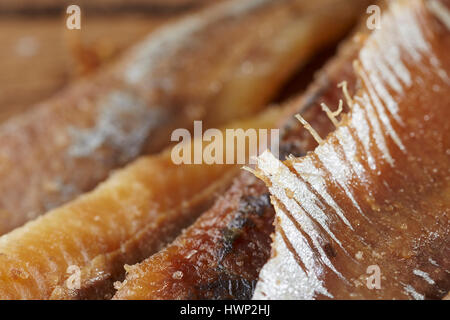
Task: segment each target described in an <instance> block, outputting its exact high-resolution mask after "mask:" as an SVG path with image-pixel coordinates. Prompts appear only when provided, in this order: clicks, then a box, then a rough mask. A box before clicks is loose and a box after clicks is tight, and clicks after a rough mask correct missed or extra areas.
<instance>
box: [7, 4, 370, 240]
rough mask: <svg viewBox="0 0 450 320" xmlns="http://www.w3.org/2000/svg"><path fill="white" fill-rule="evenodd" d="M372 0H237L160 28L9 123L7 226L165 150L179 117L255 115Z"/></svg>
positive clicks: (208, 121) (210, 122)
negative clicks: (143, 156)
mask: <svg viewBox="0 0 450 320" xmlns="http://www.w3.org/2000/svg"><path fill="white" fill-rule="evenodd" d="M363 2H364V1H359V0H358V1H357V0H354V1H348V0H321V1H306V0H278V1H272V0H247V1H242V0H235V1H227V2H226V3H223V4H220V5H217V6H213V7H211V8H208V9H207V10H205V11H202V12H199V13H197V14H194V15H192V16H189V17H187V18H186V19H182V20H180V21H177V22H175V23H173V24H171V25H167V26H164V27H162V28H161V29H159V30H158V31H157V32H154V33H152V34H151V35H150V36H149V37H148V38H147V39H145V40H143V42H142V43H141V44H140V45H138V46H137V47H136V48H134V49H132V50H131V51H130V52H129V53H128V54H126V55H125V56H124V57H123V59H121V60H120V61H119V62H117V63H116V64H115V65H114V66H111V67H110V68H107V69H105V70H103V71H102V72H100V73H99V74H96V75H94V76H92V77H90V78H88V79H85V80H83V81H81V82H79V83H76V84H74V85H73V86H71V87H69V88H68V89H67V90H65V91H64V92H62V93H60V94H59V95H57V96H56V97H54V98H52V99H50V100H48V101H46V102H44V103H42V104H41V105H40V106H37V107H36V108H33V110H31V111H30V112H26V113H24V114H21V115H19V116H18V117H17V118H13V119H10V120H9V121H7V122H6V123H3V124H2V125H1V126H0V194H1V197H0V234H2V233H6V232H8V231H10V230H12V229H14V228H15V227H18V226H20V225H22V224H24V223H25V222H26V221H29V220H31V219H33V218H35V217H37V216H38V215H40V214H42V213H44V212H46V211H48V210H50V209H53V208H55V207H57V206H59V205H61V204H63V203H66V202H67V201H69V200H71V199H73V198H75V197H76V196H78V195H80V194H82V193H84V192H86V191H89V190H91V189H93V188H94V187H95V186H96V185H97V184H98V183H99V182H101V181H103V180H104V179H105V178H106V177H107V175H108V174H109V172H110V171H111V170H113V169H115V168H118V167H120V166H123V165H124V164H126V163H128V162H130V161H131V160H133V159H135V158H136V157H137V156H138V155H140V154H146V153H152V152H156V151H160V150H161V149H162V148H163V147H164V146H166V145H167V144H168V142H169V137H170V133H171V132H172V130H173V129H175V128H179V127H182V128H186V127H187V128H190V127H191V126H192V123H193V120H203V121H204V127H205V128H206V127H213V126H220V125H221V124H224V123H227V122H228V121H231V120H232V119H236V118H241V117H245V116H248V115H251V114H255V112H257V111H258V110H259V109H261V108H262V107H263V106H264V105H265V104H266V103H267V102H268V100H270V99H271V98H272V96H273V95H274V94H275V93H276V91H277V89H278V88H279V87H280V86H281V85H282V84H283V82H284V81H285V80H286V79H287V78H288V77H289V76H290V75H291V74H292V73H293V72H294V71H295V69H296V68H297V67H298V66H299V65H301V64H302V63H303V62H305V61H306V60H307V59H308V58H309V57H310V56H311V55H312V54H313V53H314V52H315V51H316V50H317V49H318V48H320V47H321V46H323V45H325V44H326V43H329V42H331V41H332V40H335V39H337V38H338V37H339V36H340V35H342V33H343V32H344V30H345V29H347V28H348V27H349V25H350V24H351V23H352V21H353V20H354V18H355V16H356V15H357V13H358V12H359V11H360V7H361V6H362V4H361V3H363ZM355 4H357V5H355ZM335 15H336V16H335ZM316 29H320V30H322V31H321V32H320V33H319V34H314V30H316Z"/></svg>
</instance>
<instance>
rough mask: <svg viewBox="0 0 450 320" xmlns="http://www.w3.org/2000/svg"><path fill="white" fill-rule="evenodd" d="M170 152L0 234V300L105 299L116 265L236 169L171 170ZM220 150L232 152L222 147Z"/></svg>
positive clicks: (203, 203)
mask: <svg viewBox="0 0 450 320" xmlns="http://www.w3.org/2000/svg"><path fill="white" fill-rule="evenodd" d="M278 113H279V112H278V110H276V109H269V110H267V111H265V112H264V113H262V114H261V115H259V116H258V117H253V118H252V119H250V120H247V121H246V120H242V121H237V122H234V123H231V124H229V125H227V129H233V128H240V129H243V130H246V129H248V128H253V129H256V128H261V129H269V128H271V127H273V126H274V122H275V121H276V120H277V116H278ZM224 130H225V129H224ZM195 143H196V142H192V143H191V147H192V148H194V145H195ZM198 143H203V147H205V146H206V145H208V144H209V143H210V142H205V141H203V142H201V141H200V142H198ZM171 151H172V148H169V149H167V150H166V151H164V152H162V153H160V154H157V155H152V156H146V157H142V158H140V159H138V160H136V161H135V162H133V163H131V164H130V165H128V166H127V167H125V168H124V169H121V170H118V171H117V172H115V173H114V174H113V175H112V176H111V177H110V178H109V179H107V180H106V181H105V182H104V183H102V184H100V185H99V186H98V187H97V188H96V189H95V190H94V191H92V192H90V193H87V194H85V195H82V196H80V197H79V198H77V199H75V200H73V201H71V202H70V203H68V204H66V205H64V206H62V207H60V208H57V209H54V210H52V211H50V212H48V213H47V214H45V215H43V216H41V217H40V218H38V219H36V220H34V221H31V222H29V223H27V224H26V225H24V226H22V227H20V228H17V229H15V230H14V231H12V232H10V233H8V234H6V235H3V236H1V237H0V299H5V300H13V299H14V300H16V299H106V298H111V296H112V294H113V292H114V288H113V283H114V282H115V281H118V280H122V279H123V277H124V274H125V270H124V265H126V264H135V263H137V262H139V261H141V260H142V259H144V258H146V257H148V256H149V255H151V254H153V253H155V252H157V251H158V250H160V249H161V248H162V247H163V246H164V245H166V244H167V243H168V242H170V241H171V240H172V239H174V238H175V237H176V236H177V235H178V234H179V233H180V232H181V230H182V229H183V228H185V227H187V226H188V225H190V224H191V223H192V222H193V220H195V218H196V217H197V216H198V215H200V214H201V213H202V212H203V211H204V210H206V208H208V207H209V206H210V205H211V204H212V203H213V200H214V199H215V198H216V197H217V195H218V194H220V193H221V192H223V191H224V190H225V189H226V188H227V187H228V186H229V185H230V184H231V182H232V178H233V177H234V176H235V175H236V174H237V173H238V171H239V165H236V164H235V165H223V164H213V165H208V164H205V163H202V164H192V165H189V164H181V165H176V164H174V162H173V161H172V152H171ZM227 152H235V150H234V149H232V147H231V146H228V145H225V146H224V150H223V154H227ZM247 159H248V158H247ZM186 181H189V183H186ZM71 266H72V267H75V268H78V269H79V271H80V287H79V288H76V287H73V286H70V282H67V280H70V277H71V275H72V273H71V272H70V269H69V267H71Z"/></svg>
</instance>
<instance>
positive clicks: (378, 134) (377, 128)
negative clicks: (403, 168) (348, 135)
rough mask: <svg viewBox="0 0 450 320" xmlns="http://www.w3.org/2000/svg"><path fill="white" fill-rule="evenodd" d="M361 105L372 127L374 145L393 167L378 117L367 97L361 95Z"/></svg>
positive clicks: (392, 160)
mask: <svg viewBox="0 0 450 320" xmlns="http://www.w3.org/2000/svg"><path fill="white" fill-rule="evenodd" d="M362 101H363V105H364V106H365V108H366V110H367V118H368V119H369V122H370V124H371V125H372V129H373V135H372V138H374V140H375V145H376V146H377V147H378V149H379V150H380V151H381V153H382V155H383V158H384V159H385V160H386V161H387V162H388V163H389V164H390V165H391V167H393V166H394V159H392V156H391V153H390V152H389V149H388V147H387V145H386V140H385V139H384V134H383V130H382V129H381V125H380V121H379V120H378V116H377V114H376V113H375V110H374V109H373V106H372V104H371V103H370V100H369V97H368V96H367V94H364V95H363V100H362Z"/></svg>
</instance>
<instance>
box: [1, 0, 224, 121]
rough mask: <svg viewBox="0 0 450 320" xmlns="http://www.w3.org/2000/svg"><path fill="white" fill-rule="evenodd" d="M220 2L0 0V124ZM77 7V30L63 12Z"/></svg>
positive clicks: (208, 0)
mask: <svg viewBox="0 0 450 320" xmlns="http://www.w3.org/2000/svg"><path fill="white" fill-rule="evenodd" d="M220 1H225V0H94V1H92V0H81V1H80V0H72V1H65V0H0V48H1V50H0V70H1V72H0V122H2V121H4V120H5V119H7V118H8V117H11V116H14V115H15V114H17V113H20V112H22V111H23V110H25V109H26V108H31V107H32V106H33V105H34V104H35V103H37V102H39V101H41V100H43V99H45V98H47V97H49V96H51V95H52V94H53V93H55V92H56V91H58V90H59V89H61V88H62V87H64V86H65V85H66V84H67V83H69V82H71V81H72V80H74V79H76V78H78V77H81V76H84V75H87V74H89V73H91V72H93V71H94V70H96V69H97V68H99V67H100V66H101V65H103V64H105V63H109V62H110V61H112V60H114V59H115V58H116V57H117V56H119V55H120V53H121V52H122V51H123V50H124V49H126V48H128V47H130V46H131V45H132V44H134V43H136V42H138V41H139V40H140V39H142V38H143V37H144V36H145V35H146V34H148V33H149V32H151V31H152V30H154V29H155V28H157V27H158V26H160V25H162V24H163V23H166V22H168V21H170V20H172V19H176V18H179V17H181V16H183V15H186V14H188V13H190V12H193V11H196V10H199V9H201V8H204V7H205V6H208V5H211V4H213V3H217V2H220ZM71 4H77V5H79V6H80V7H81V8H82V14H81V19H82V28H81V30H68V29H67V28H66V19H67V17H68V15H67V14H66V9H67V7H68V6H69V5H71Z"/></svg>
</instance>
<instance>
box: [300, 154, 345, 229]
mask: <svg viewBox="0 0 450 320" xmlns="http://www.w3.org/2000/svg"><path fill="white" fill-rule="evenodd" d="M293 167H294V169H295V171H297V173H298V174H299V175H301V176H302V177H303V178H304V179H305V181H307V182H308V183H309V184H310V185H311V187H312V188H313V189H314V190H316V192H317V193H318V194H320V195H321V196H322V197H323V198H324V200H325V202H326V203H327V204H328V205H329V206H330V207H332V208H333V210H334V211H335V212H336V214H337V215H338V216H339V218H341V220H342V222H344V223H345V224H346V225H347V226H348V227H349V228H350V229H351V230H353V227H352V225H351V224H350V221H348V220H347V218H346V217H345V215H344V212H343V211H342V209H341V208H340V207H339V206H338V204H337V203H336V202H335V201H334V200H333V197H332V196H331V195H330V194H329V193H328V191H327V187H326V184H325V178H324V177H325V172H323V170H321V169H320V168H317V167H316V166H315V165H314V163H313V162H312V161H311V159H309V158H305V159H303V161H301V162H294V163H293Z"/></svg>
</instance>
